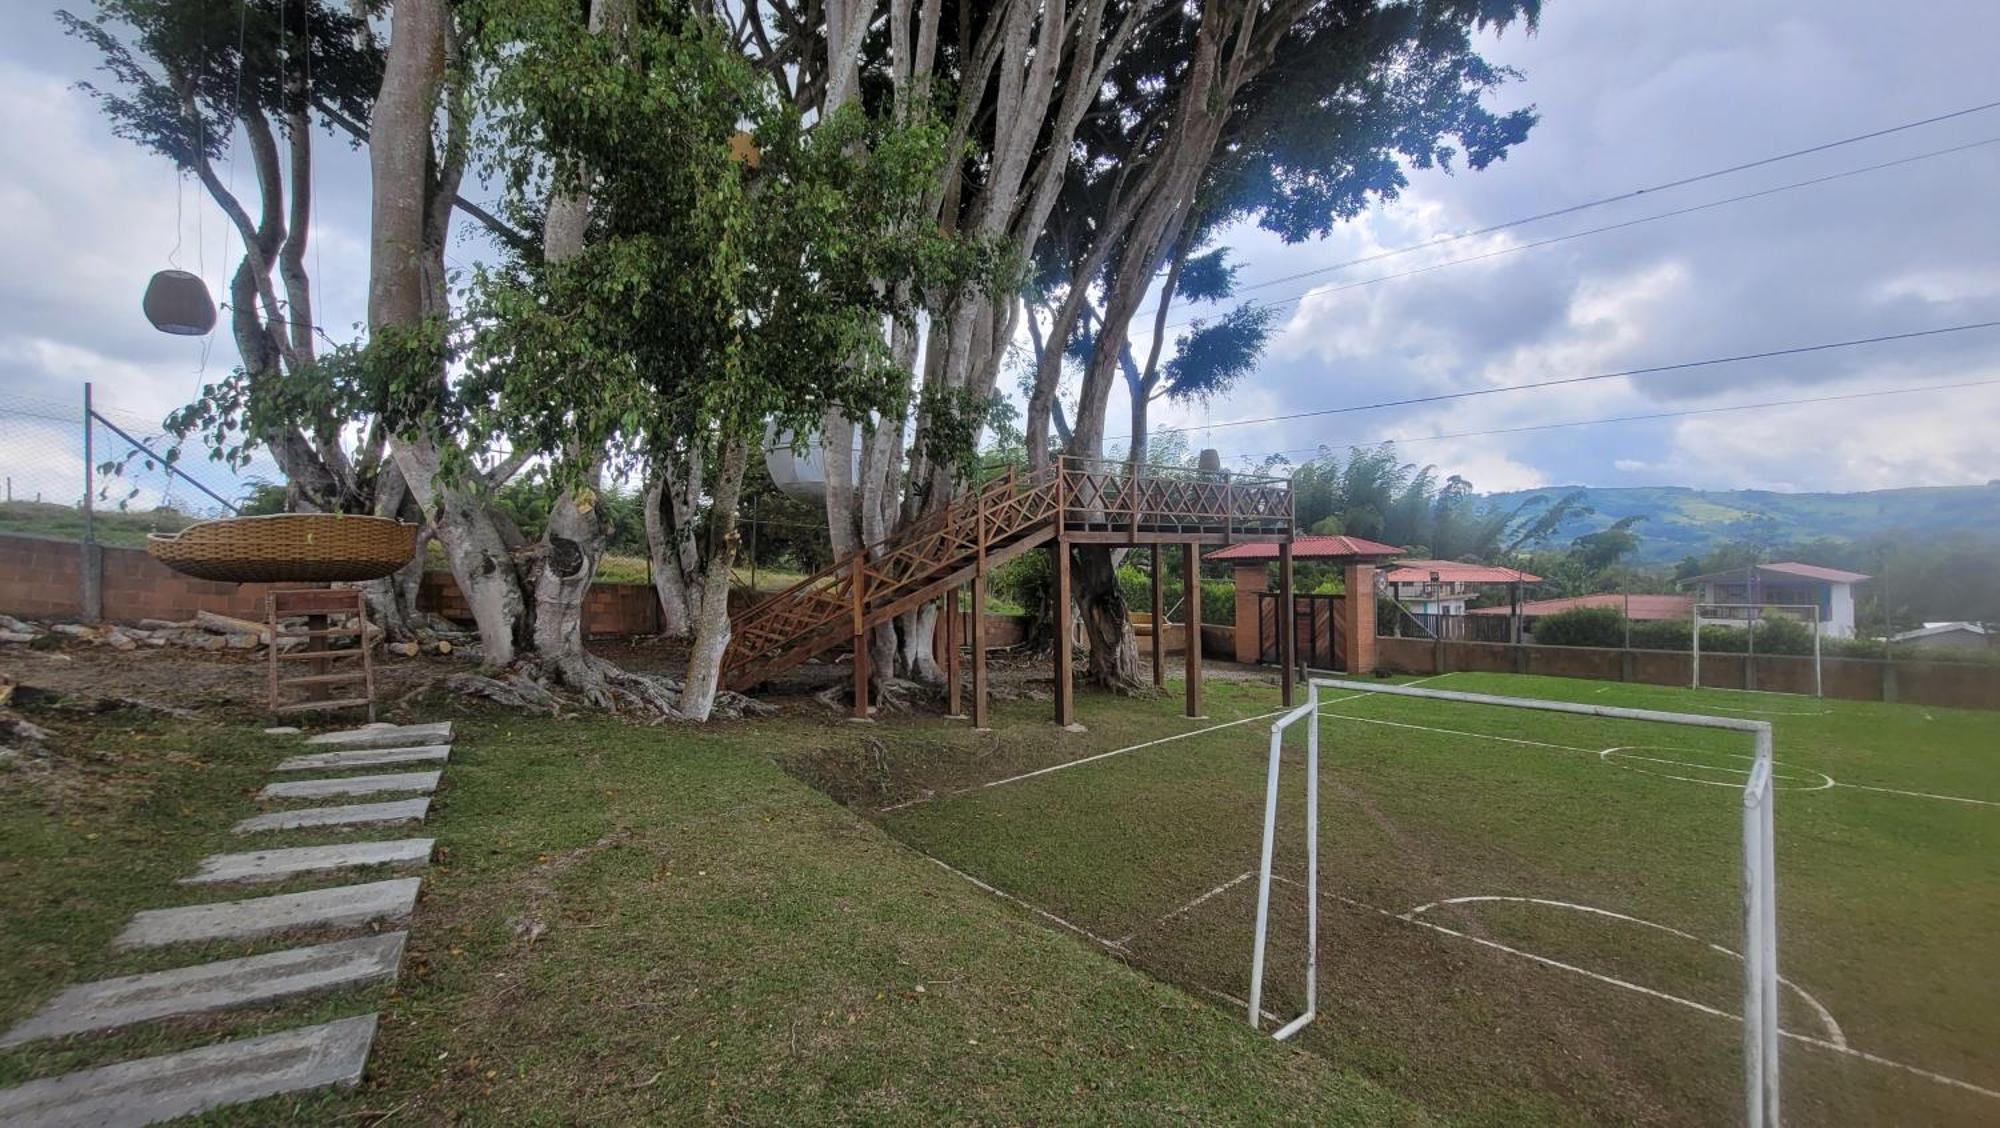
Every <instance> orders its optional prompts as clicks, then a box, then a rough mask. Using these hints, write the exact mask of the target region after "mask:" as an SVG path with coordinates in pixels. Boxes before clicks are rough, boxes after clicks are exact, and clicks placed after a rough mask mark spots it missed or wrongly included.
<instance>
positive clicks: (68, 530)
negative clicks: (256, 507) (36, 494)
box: [0, 499, 206, 548]
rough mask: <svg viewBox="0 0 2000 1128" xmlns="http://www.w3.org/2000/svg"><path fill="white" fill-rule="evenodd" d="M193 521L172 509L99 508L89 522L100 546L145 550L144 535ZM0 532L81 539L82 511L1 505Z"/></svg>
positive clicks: (52, 506)
mask: <svg viewBox="0 0 2000 1128" xmlns="http://www.w3.org/2000/svg"><path fill="white" fill-rule="evenodd" d="M204 500H206V499H204ZM195 520H196V518H193V517H190V516H188V515H187V514H185V513H181V512H178V511H176V510H171V509H162V510H159V511H151V510H147V511H134V512H129V513H128V512H122V511H120V510H118V509H116V508H100V509H99V510H98V511H97V513H96V515H95V516H94V517H93V519H92V522H93V523H92V529H93V531H94V533H95V535H96V537H97V541H98V543H99V544H109V545H119V546H123V547H126V548H144V547H145V546H146V534H148V533H175V532H179V531H180V530H182V529H185V528H187V527H188V526H189V525H191V524H193V523H194V522H195ZM0 533H26V534H28V535H31V536H39V537H57V538H60V539H62V540H82V539H83V510H82V509H80V508H78V507H77V506H74V505H55V504H52V503H49V502H41V501H5V502H0Z"/></svg>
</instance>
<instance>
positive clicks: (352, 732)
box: [306, 721, 451, 748]
mask: <svg viewBox="0 0 2000 1128" xmlns="http://www.w3.org/2000/svg"><path fill="white" fill-rule="evenodd" d="M306 743H307V744H327V745H332V746H334V747H337V748H408V747H411V746H413V745H418V744H450V743H451V722H450V721H438V722H437V723H435V724H428V725H369V726H367V727H365V728H357V729H341V730H339V731H336V732H323V733H320V734H319V735H318V736H309V737H307V738H306Z"/></svg>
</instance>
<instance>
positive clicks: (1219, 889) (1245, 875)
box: [1117, 870, 1257, 1007]
mask: <svg viewBox="0 0 2000 1128" xmlns="http://www.w3.org/2000/svg"><path fill="white" fill-rule="evenodd" d="M1255 876H1257V871H1256V870H1244V871H1243V872H1242V873H1239V874H1237V875H1236V876H1235V877H1232V878H1230V879H1229V880H1228V881H1225V882H1223V883H1222V884H1221V885H1218V886H1216V887H1215V888H1213V889H1211V890H1209V891H1208V892H1206V893H1203V894H1202V895H1201V896H1199V897H1196V898H1195V899H1194V900H1192V901H1189V902H1188V903H1187V904H1185V905H1182V906H1181V907H1179V908H1177V909H1171V910H1169V911H1167V912H1166V913H1164V914H1162V915H1160V916H1159V917H1157V918H1155V919H1154V921H1153V923H1151V924H1149V925H1147V926H1146V927H1147V928H1158V927H1159V926H1161V925H1163V924H1165V923H1167V922H1168V921H1170V920H1172V919H1174V918H1175V917H1177V916H1180V915H1181V914H1183V913H1188V912H1193V911H1194V910H1195V909H1198V908H1200V907H1201V906H1202V905H1204V904H1206V903H1207V902H1208V901H1209V899H1210V898H1213V897H1219V896H1221V895H1222V894H1224V893H1227V892H1229V891H1230V890H1231V889H1234V888H1236V887H1237V886H1238V885H1241V884H1243V883H1244V882H1246V881H1248V880H1250V879H1251V878H1252V877H1255ZM1137 935H1139V934H1138V933H1137V932H1133V933H1128V934H1126V935H1124V936H1120V937H1119V938H1118V941H1117V942H1118V943H1119V944H1120V945H1125V944H1130V943H1131V942H1132V938H1133V937H1135V936H1137ZM1243 1005H1244V1006H1246V1007H1247V1006H1249V1005H1250V1004H1249V1003H1244V1004H1243Z"/></svg>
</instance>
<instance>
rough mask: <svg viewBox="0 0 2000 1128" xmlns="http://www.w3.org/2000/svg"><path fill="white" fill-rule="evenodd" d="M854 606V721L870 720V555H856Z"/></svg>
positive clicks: (865, 553) (853, 583) (851, 587)
mask: <svg viewBox="0 0 2000 1128" xmlns="http://www.w3.org/2000/svg"><path fill="white" fill-rule="evenodd" d="M848 586H849V588H850V589H851V590H850V596H851V598H852V601H853V606H854V719H855V720H857V721H865V720H867V719H868V626H867V623H868V604H867V599H868V553H867V551H866V550H865V549H864V550H862V551H860V552H856V553H855V554H854V575H853V578H852V580H851V581H850V582H849V585H848Z"/></svg>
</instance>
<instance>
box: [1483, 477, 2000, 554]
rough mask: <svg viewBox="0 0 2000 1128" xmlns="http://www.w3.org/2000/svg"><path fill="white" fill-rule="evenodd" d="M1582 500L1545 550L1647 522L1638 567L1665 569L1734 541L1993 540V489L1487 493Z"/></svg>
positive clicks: (1513, 498) (1502, 498)
mask: <svg viewBox="0 0 2000 1128" xmlns="http://www.w3.org/2000/svg"><path fill="white" fill-rule="evenodd" d="M1577 490H1581V491H1582V492H1583V495H1584V497H1583V503H1584V504H1585V505H1586V506H1588V507H1589V508H1590V510H1591V512H1590V513H1589V514H1587V515H1584V516H1578V517H1572V518H1570V519H1569V520H1567V521H1565V522H1564V523H1563V525H1562V527H1561V528H1560V529H1558V530H1557V532H1556V535H1555V537H1554V538H1553V540H1552V542H1551V543H1552V544H1556V545H1562V544H1567V543H1568V542H1569V541H1570V540H1571V539H1572V538H1574V537H1577V536H1581V535H1583V534H1585V533H1592V532H1596V531H1597V530H1599V529H1602V528H1604V527H1605V526H1607V525H1610V524H1611V523H1612V522H1614V521H1617V520H1619V519H1621V518H1624V517H1630V516H1634V515H1637V516H1642V517H1644V518H1645V520H1643V521H1641V522H1639V523H1638V525H1637V526H1636V527H1635V528H1634V529H1633V530H1632V531H1633V532H1635V533H1637V534H1638V535H1639V548H1638V551H1637V552H1636V553H1635V554H1634V556H1633V557H1632V558H1631V559H1632V560H1633V562H1634V563H1639V564H1670V563H1673V562H1676V561H1678V560H1680V559H1681V558H1683V557H1686V556H1694V555H1700V554H1702V553H1705V552H1708V551H1709V550H1711V549H1713V548H1716V547H1718V546H1720V545H1724V544H1728V543H1731V542H1735V541H1745V540H1751V541H1758V542H1761V543H1764V544H1770V545H1784V544H1792V543H1796V542H1798V541H1805V540H1816V539H1819V538H1828V539H1831V540H1839V541H1859V540H1866V539H1868V538H1870V537H1873V536H1877V535H1882V534H1903V535H1909V536H1919V537H1942V536H1947V535H1960V534H1971V535H1974V536H1978V537H1983V538H1987V539H1992V540H1996V541H2000V480H1996V481H1994V482H1989V483H1987V484H1986V485H1984V486H1924V487H1914V488H1909V489H1896V490H1870V491H1867V492H1864V493H1774V492H1772V491H1769V490H1697V489H1688V488H1686V487H1683V486H1619V487H1599V486H1548V487H1544V488H1541V489H1533V490H1512V491H1508V492H1505V493H1493V494H1487V495H1486V499H1487V500H1488V501H1490V502H1492V503H1493V504H1494V505H1496V506H1499V507H1502V508H1506V509H1512V508H1514V507H1515V506H1518V505H1520V504H1521V503H1522V502H1524V501H1527V500H1528V499H1530V498H1533V497H1537V496H1541V497H1546V498H1548V499H1549V500H1550V501H1551V502H1553V501H1555V500H1556V499H1557V498H1560V497H1563V496H1565V495H1567V494H1569V493H1572V492H1574V491H1577Z"/></svg>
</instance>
